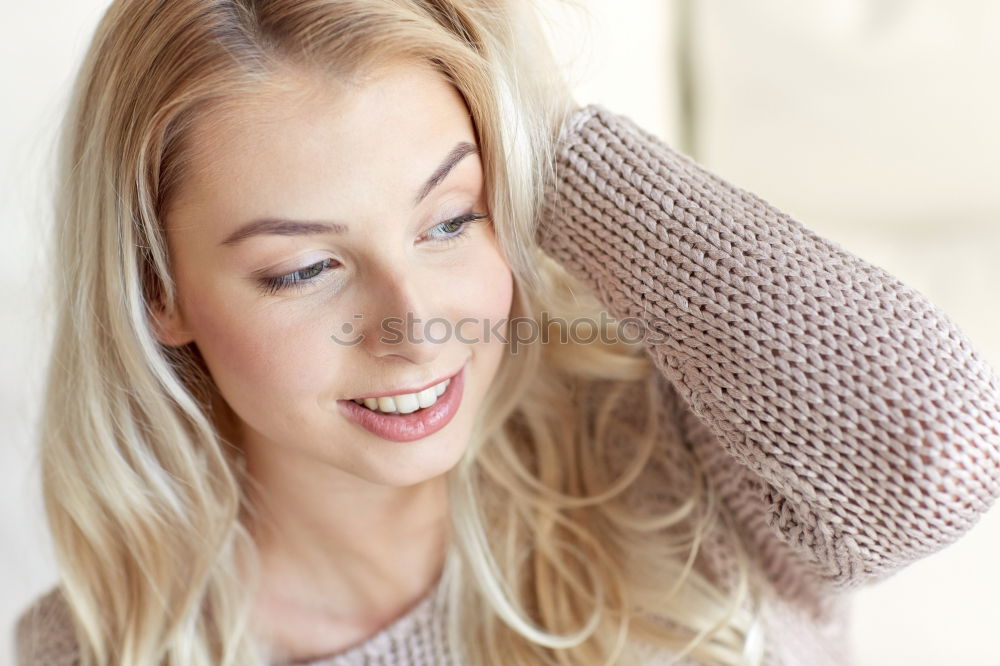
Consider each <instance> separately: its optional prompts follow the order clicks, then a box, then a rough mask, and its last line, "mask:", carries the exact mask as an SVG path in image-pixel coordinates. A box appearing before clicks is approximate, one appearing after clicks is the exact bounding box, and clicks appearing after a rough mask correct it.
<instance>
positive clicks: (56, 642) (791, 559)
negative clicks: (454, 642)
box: [16, 105, 1000, 666]
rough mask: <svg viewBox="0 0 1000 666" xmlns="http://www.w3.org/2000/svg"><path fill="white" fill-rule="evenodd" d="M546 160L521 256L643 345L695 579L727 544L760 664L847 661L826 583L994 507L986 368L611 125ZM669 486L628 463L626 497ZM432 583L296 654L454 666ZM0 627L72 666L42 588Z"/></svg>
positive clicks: (995, 441)
mask: <svg viewBox="0 0 1000 666" xmlns="http://www.w3.org/2000/svg"><path fill="white" fill-rule="evenodd" d="M557 165H558V169H559V177H558V178H557V180H556V182H555V184H554V187H552V188H551V189H550V190H549V191H548V192H547V195H546V200H545V207H544V211H543V212H544V217H543V223H542V226H541V230H540V241H541V244H542V247H543V248H544V249H545V250H546V251H547V252H548V253H550V254H551V255H552V256H553V257H554V258H556V259H557V260H559V261H560V262H561V263H562V264H563V265H565V266H566V267H567V269H568V270H569V271H570V272H571V273H573V274H574V275H576V276H578V277H580V278H582V279H583V280H584V281H585V282H586V283H587V284H588V285H589V286H590V287H591V288H593V289H594V290H595V293H597V294H598V295H599V296H600V297H601V299H602V301H603V302H604V304H605V305H606V306H607V308H608V311H609V312H610V313H611V314H612V315H614V316H617V317H621V318H624V317H639V318H641V319H642V320H643V321H644V322H646V324H647V330H649V331H655V332H656V333H657V336H656V337H657V341H656V342H655V343H653V342H650V343H649V351H650V354H651V357H652V358H653V359H654V361H655V363H656V366H657V368H658V369H659V372H658V373H657V374H656V376H655V377H653V378H652V380H653V381H654V383H655V384H656V386H658V387H659V390H660V391H661V396H662V398H661V400H660V406H661V409H660V412H659V413H658V414H657V415H656V417H657V421H656V422H657V423H658V424H659V427H660V428H661V430H662V433H663V436H662V441H663V442H664V446H677V445H678V444H681V445H684V446H687V447H688V448H689V449H690V450H692V451H693V452H695V454H696V455H698V456H699V458H700V459H701V461H702V462H703V463H704V465H705V467H706V468H707V470H708V473H709V477H710V480H711V482H712V483H713V484H714V486H715V488H716V489H717V492H718V494H719V496H720V498H721V502H720V510H721V511H722V512H724V513H725V514H726V516H727V519H726V520H724V521H722V522H720V523H719V524H720V525H722V526H724V527H720V528H718V529H717V530H716V534H715V536H714V537H713V538H711V539H709V540H708V542H707V543H706V544H705V545H704V547H703V551H702V553H701V554H700V555H699V564H698V567H699V568H700V570H702V571H704V572H706V573H708V574H709V575H712V576H713V577H714V578H715V579H716V580H718V581H722V582H725V581H726V580H727V575H728V567H727V563H729V562H731V560H730V552H729V550H728V546H727V543H729V541H728V540H729V539H732V538H738V539H740V541H741V542H742V543H743V544H744V545H745V547H746V548H747V550H748V551H749V552H750V554H751V556H752V557H753V560H754V564H755V566H756V568H757V573H758V574H760V577H761V579H762V580H764V581H766V585H767V587H768V589H769V590H770V593H769V594H768V595H767V601H766V603H765V604H764V605H763V610H762V612H763V616H764V619H765V636H766V646H767V648H766V655H767V656H766V659H765V663H766V664H768V665H769V666H779V665H780V666H803V665H806V664H808V665H810V666H845V665H847V664H850V663H851V658H850V649H849V641H848V640H847V636H846V626H847V624H846V612H847V609H848V601H849V595H848V594H847V592H849V591H850V590H852V589H856V588H858V587H860V586H862V585H866V584H869V583H871V582H874V581H877V580H880V579H884V578H885V577H887V576H889V575H891V574H892V573H893V572H895V571H898V570H899V569H900V568H901V567H903V566H905V565H907V564H909V563H910V562H913V561H915V560H917V559H919V558H921V557H924V556H926V555H929V554H931V553H934V552H936V551H938V550H940V549H941V548H943V547H944V546H946V545H948V544H950V543H952V542H953V541H955V540H956V539H957V538H958V537H959V536H961V535H962V534H963V533H965V532H966V531H967V530H969V528H971V527H972V526H973V525H974V524H975V523H976V522H977V521H978V520H979V518H980V517H981V516H982V515H983V513H984V512H985V511H986V510H987V509H988V508H989V507H990V506H991V505H992V504H993V502H994V501H995V500H996V498H997V497H998V495H1000V380H998V376H997V374H996V373H995V371H994V370H993V369H992V368H991V367H990V366H989V365H988V364H987V363H986V361H985V360H984V358H983V355H982V354H981V352H980V351H979V350H978V349H976V348H975V347H974V346H973V345H972V344H971V343H970V341H969V340H968V338H967V337H966V336H965V335H964V334H963V333H962V332H961V331H960V330H959V329H958V328H957V327H956V326H955V324H954V323H952V322H951V321H950V320H949V319H948V317H947V316H946V315H945V314H944V313H943V312H941V311H940V310H939V309H938V308H936V307H935V306H934V305H933V304H932V303H931V302H929V301H928V300H927V299H926V298H925V297H924V296H922V295H921V294H920V293H918V292H917V291H915V290H914V289H911V288H909V287H907V286H906V285H904V284H902V283H901V282H900V281H899V280H897V279H895V278H894V277H893V276H892V275H890V274H888V273H887V272H886V271H884V270H882V269H881V268H879V267H877V266H874V265H872V264H870V263H868V262H866V261H864V260H863V259H861V258H859V257H857V256H855V255H853V254H851V253H850V252H848V251H846V250H845V249H843V248H841V247H840V246H838V245H837V244H836V243H833V242H831V241H829V240H826V239H824V238H822V237H820V236H818V235H817V234H815V233H814V232H812V231H810V230H809V229H808V228H806V227H805V226H803V225H802V224H801V223H799V222H798V221H796V220H794V219H792V218H790V217H789V216H788V215H786V214H784V213H782V212H781V211H779V210H777V209H776V208H774V207H773V206H771V205H770V204H768V203H767V202H765V201H764V200H762V199H761V198H760V197H757V196H755V195H754V194H751V193H749V192H746V191H744V190H741V189H739V188H737V187H735V186H733V185H731V184H730V183H728V182H726V181H725V180H723V179H721V178H719V177H718V176H716V175H714V174H712V173H711V172H709V171H707V170H705V169H704V168H703V167H701V166H699V165H698V164H697V163H695V162H694V161H692V160H691V159H689V158H688V157H686V156H685V155H683V154H681V153H679V152H677V151H675V150H673V149H671V148H670V147H669V146H668V145H666V144H665V143H664V142H663V141H662V140H660V139H658V138H657V137H655V136H653V135H651V134H649V133H648V132H646V131H644V130H643V129H642V128H640V127H638V126H636V125H635V124H634V123H633V122H632V121H631V120H629V119H628V118H626V117H624V116H620V115H617V114H614V113H612V112H610V111H608V110H606V109H604V108H602V107H600V106H597V105H590V106H587V107H584V108H581V109H578V110H577V111H576V112H575V113H574V114H573V115H572V116H571V117H570V118H569V119H568V121H567V123H566V125H565V127H564V128H563V132H562V134H561V136H560V144H559V149H558V154H557ZM618 417H619V419H620V421H621V422H622V423H623V424H625V423H627V422H629V421H635V420H641V419H643V418H645V415H644V414H641V413H639V411H638V410H634V411H632V412H628V413H625V412H622V413H620V414H619V415H618ZM623 441H624V439H623ZM612 462H613V461H612ZM681 476H682V475H680V474H678V473H676V471H675V470H670V469H657V470H647V473H645V474H644V476H643V477H642V485H640V487H639V495H640V496H642V495H643V494H645V496H647V497H648V499H649V501H657V499H658V498H660V499H662V498H663V497H664V496H665V491H664V489H674V491H669V490H668V491H666V492H667V493H669V492H677V490H676V489H679V488H681V489H682V488H683V483H684V479H683V478H681ZM442 589H443V588H442V586H441V585H440V584H439V585H438V586H437V587H435V588H433V589H432V590H431V591H430V593H429V594H428V595H427V596H426V597H425V598H423V599H422V600H420V601H419V602H418V603H417V604H416V605H415V606H413V607H412V608H411V609H410V610H409V611H407V612H406V613H405V614H404V615H403V616H401V617H399V618H397V619H396V620H395V621H394V622H393V623H392V624H390V625H389V626H386V627H384V628H383V629H382V630H380V631H379V632H378V633H377V634H375V635H374V636H372V637H370V638H369V639H367V640H366V641H365V642H363V643H362V644H360V645H357V646H355V647H353V648H351V649H349V650H347V651H345V652H341V653H339V654H337V655H332V656H330V657H327V658H325V659H321V660H314V661H311V662H308V663H309V664H310V666H321V665H322V666H361V665H366V666H404V665H406V666H432V665H439V664H454V663H461V662H460V660H459V659H456V658H455V657H454V655H450V654H449V653H448V649H447V646H446V641H445V634H444V626H443V623H442V621H443V618H444V614H443V610H444V604H445V600H444V598H443V595H442V594H440V593H441V591H442ZM16 635H17V648H18V659H19V661H18V663H19V664H21V665H22V666H28V665H31V666H38V665H46V666H56V665H63V664H66V665H68V664H71V663H73V660H74V656H75V652H76V649H75V643H74V639H73V634H72V629H71V625H70V623H69V616H68V611H67V609H66V606H65V604H64V603H63V601H62V599H61V597H60V593H59V591H58V588H57V587H53V588H52V589H51V590H50V591H49V592H47V593H46V594H45V595H43V596H42V597H40V598H39V599H37V600H36V601H35V602H34V603H33V604H32V605H31V607H30V608H29V609H27V610H26V611H25V613H24V614H23V615H22V616H21V618H20V619H19V620H18V625H17V632H16ZM668 656H669V655H659V656H657V655H651V656H650V660H649V662H648V663H656V662H657V661H658V660H659V658H660V657H662V658H663V659H664V660H665V659H666V658H667V657H668ZM303 663H305V662H303Z"/></svg>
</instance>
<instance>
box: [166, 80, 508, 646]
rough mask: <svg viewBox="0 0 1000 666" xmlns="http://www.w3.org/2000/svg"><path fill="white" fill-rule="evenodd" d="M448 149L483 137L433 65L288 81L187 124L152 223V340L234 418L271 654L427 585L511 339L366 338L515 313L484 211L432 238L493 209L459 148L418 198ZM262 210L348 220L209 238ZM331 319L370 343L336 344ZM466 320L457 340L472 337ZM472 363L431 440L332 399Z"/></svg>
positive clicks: (373, 624)
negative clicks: (155, 301)
mask: <svg viewBox="0 0 1000 666" xmlns="http://www.w3.org/2000/svg"><path fill="white" fill-rule="evenodd" d="M460 141H468V142H470V143H473V144H476V134H475V131H474V128H473V125H472V122H471V119H470V115H469V112H468V109H467V107H466V105H465V103H464V101H463V99H462V97H461V96H460V95H459V93H458V92H457V91H456V90H455V89H454V88H453V87H452V86H451V85H450V84H449V83H448V82H447V81H446V80H445V79H444V78H443V77H442V76H441V75H440V74H438V73H437V72H435V71H433V70H432V69H430V68H428V67H426V66H423V65H419V64H404V63H396V64H393V65H389V66H386V67H384V68H382V69H380V70H378V71H377V72H375V73H374V74H373V75H372V76H370V77H368V78H366V79H364V80H363V81H361V83H360V84H347V83H344V82H341V83H338V82H336V81H331V80H330V79H329V78H320V77H318V76H315V75H311V74H310V73H309V72H306V71H301V70H296V69H288V70H286V71H283V72H281V73H280V74H278V75H276V76H275V78H274V80H273V81H271V82H270V83H269V84H268V85H267V86H266V89H262V90H261V91H260V94H257V95H254V96H252V97H250V98H247V99H244V100H242V101H238V103H237V104H235V105H232V106H231V107H227V108H226V111H225V112H222V111H221V110H219V111H216V112H209V113H208V114H206V115H205V116H203V117H202V118H200V119H199V120H198V121H196V123H195V125H194V129H193V135H192V141H191V144H190V145H193V146H197V147H198V151H197V152H195V153H194V154H193V155H192V161H191V170H190V171H189V173H188V175H187V176H186V178H185V179H184V180H183V181H182V182H181V183H180V185H179V186H178V189H177V194H176V198H175V199H174V200H173V201H172V203H171V206H170V208H169V210H168V212H167V213H166V215H165V216H164V217H165V225H166V229H167V239H168V245H169V250H170V256H171V261H172V266H173V269H174V278H175V281H176V285H177V290H178V307H177V308H176V309H175V310H173V311H171V312H165V311H163V310H162V309H160V310H159V311H158V313H157V320H156V326H157V330H158V336H159V338H160V341H161V342H163V343H164V344H168V345H181V344H186V343H189V342H194V343H195V344H196V345H197V347H198V349H199V350H200V352H201V354H202V356H203V357H204V359H205V362H206V365H207V367H208V369H209V371H210V373H211V375H212V378H213V379H214V381H215V383H216V385H217V387H218V390H219V393H220V394H221V396H222V397H223V398H224V400H225V402H226V404H227V405H228V406H229V408H230V409H231V411H232V415H233V418H234V422H235V424H236V425H235V433H234V435H235V438H236V441H237V442H238V444H239V446H241V447H242V449H243V450H244V452H245V454H246V460H247V468H248V470H249V472H250V474H251V476H252V477H253V479H254V481H255V482H256V484H259V492H260V496H261V499H262V501H261V507H260V510H261V519H260V520H259V521H257V522H255V523H254V525H253V526H252V530H251V531H252V533H253V535H254V540H255V542H256V543H257V546H258V550H259V553H260V562H261V574H262V578H261V587H260V592H259V594H258V596H257V600H256V602H255V607H254V622H255V624H256V626H257V631H258V633H259V634H260V635H261V636H262V637H264V639H265V640H266V642H268V643H270V644H271V646H272V649H273V650H274V651H275V653H276V654H279V655H283V656H285V657H286V658H292V659H307V658H315V657H318V656H322V655H326V654H331V653H334V652H338V651H341V650H343V649H345V648H348V647H350V646H352V645H354V644H356V643H358V642H360V641H362V640H364V639H365V638H367V637H369V636H370V635H371V634H373V633H374V632H376V631H377V630H379V629H380V628H382V627H384V626H385V625H386V624H387V623H389V622H391V621H392V620H393V619H395V618H397V617H398V616H399V615H400V614H402V613H404V612H405V611H406V610H408V609H409V608H410V607H411V606H412V605H413V604H414V603H415V602H416V601H417V600H418V599H419V598H420V597H421V596H423V595H424V594H425V593H426V592H427V591H428V590H429V588H430V587H431V586H432V585H433V584H434V583H435V581H436V580H437V578H438V576H439V575H440V572H441V567H442V565H443V557H444V553H445V549H446V545H447V542H448V524H447V516H448V508H447V497H446V493H445V485H444V482H445V477H444V474H445V473H446V472H447V471H448V470H449V469H450V468H452V467H453V466H454V465H455V464H456V463H457V462H458V460H459V459H460V457H461V456H462V454H463V452H464V450H465V448H466V446H467V443H468V441H469V437H470V433H471V431H472V427H473V422H474V417H475V414H476V412H477V411H478V409H479V406H480V405H481V404H482V403H483V400H484V397H485V395H486V393H487V389H488V388H489V386H490V384H491V382H492V380H493V378H494V377H495V375H496V372H497V370H498V368H499V366H500V363H501V360H502V358H503V356H504V354H505V347H504V345H503V344H502V343H500V342H499V341H498V340H497V339H496V338H495V337H491V338H490V339H489V340H488V341H479V340H477V341H476V342H473V343H470V342H468V341H467V340H466V341H463V340H459V339H457V338H456V337H455V336H452V337H451V338H449V339H448V340H446V341H444V342H439V343H434V342H430V341H428V340H426V339H423V338H421V339H420V340H413V341H404V342H402V343H398V344H394V343H392V342H391V341H387V340H385V339H384V338H383V336H382V335H381V330H380V329H379V328H378V327H379V325H380V322H381V321H382V318H384V317H405V316H406V313H407V312H410V313H413V316H417V317H421V318H422V319H424V320H426V319H427V318H430V317H443V318H446V319H447V320H449V321H450V322H451V323H452V324H453V325H454V324H455V323H456V322H458V320H460V319H462V318H463V317H472V318H475V319H476V320H489V321H490V322H494V321H496V320H497V319H500V318H504V317H507V316H509V313H510V306H511V299H512V276H511V272H510V268H509V266H508V264H507V262H506V261H505V259H504V257H503V255H502V253H501V250H500V248H499V245H498V242H497V238H496V236H495V233H494V229H493V227H492V223H491V221H490V220H489V219H488V218H487V219H484V220H479V221H477V222H473V223H470V224H468V225H466V227H465V228H464V229H465V235H464V236H463V237H460V238H458V239H457V240H455V241H454V242H452V243H446V242H442V241H441V240H440V239H441V238H443V237H446V236H449V235H454V233H455V230H456V226H447V225H446V226H445V227H442V226H441V225H442V223H443V222H446V221H447V220H450V219H452V218H455V217H457V216H460V215H463V214H465V213H468V212H476V213H488V212H489V211H488V210H487V208H486V204H487V201H486V196H485V194H486V192H485V188H484V177H483V169H482V164H481V161H480V159H479V156H478V155H477V154H475V153H473V154H470V155H467V156H466V157H464V158H463V159H462V160H461V161H459V162H458V164H457V165H456V166H455V167H454V168H453V169H452V170H451V172H450V173H449V174H448V175H447V176H446V177H445V178H444V180H443V181H441V182H440V184H439V185H437V186H436V187H435V188H434V189H433V190H432V191H431V192H430V193H429V194H428V195H427V197H426V198H425V199H424V200H423V201H422V202H421V203H420V204H419V205H417V206H416V207H415V206H414V195H415V193H416V192H417V191H418V190H419V189H420V188H421V186H422V185H423V184H424V183H425V181H426V180H427V179H428V177H429V176H430V175H431V174H432V173H433V172H434V170H435V169H436V167H437V166H438V165H439V164H440V163H441V162H442V160H443V159H444V158H445V156H446V155H448V154H449V152H450V151H451V150H452V148H453V147H454V146H455V145H456V143H458V142H460ZM262 217H278V218H286V219H295V220H310V221H315V220H321V221H337V222H340V223H343V224H345V225H347V226H348V230H347V231H346V232H344V233H341V234H334V233H323V234H319V235H308V236H305V235H258V236H253V237H249V238H246V239H244V240H243V241H241V242H239V243H236V244H232V245H224V244H221V243H222V241H223V239H225V238H227V236H229V235H230V234H231V233H232V232H233V231H234V230H236V229H237V228H239V227H241V226H242V225H243V224H245V223H246V222H248V221H252V220H256V219H259V218H262ZM325 259H333V260H335V261H333V262H332V263H330V264H326V265H323V266H322V271H321V272H317V271H316V270H315V269H311V270H309V271H304V272H302V273H299V274H298V277H299V278H311V279H312V280H313V281H312V282H302V283H300V284H302V285H303V287H302V288H301V289H295V288H292V289H288V290H285V291H280V292H278V293H277V294H266V293H264V292H263V291H262V290H261V287H260V285H259V280H258V277H259V276H257V275H255V274H256V273H258V272H260V271H263V272H264V275H265V276H267V277H275V276H281V275H289V274H291V273H293V272H295V271H303V270H304V269H307V268H308V267H310V266H311V265H315V264H316V263H317V262H321V261H323V260H325ZM359 313H360V314H361V315H362V318H361V319H360V320H358V319H356V318H354V315H356V314H359ZM345 322H352V323H354V324H355V327H354V329H353V331H354V333H358V332H363V333H364V334H365V338H364V340H362V341H361V342H360V343H358V344H355V345H342V344H336V343H335V342H334V341H332V340H331V337H330V336H331V335H332V334H334V333H338V332H340V331H342V329H341V326H342V325H343V324H344V323H345ZM433 330H434V332H435V333H438V334H439V333H440V329H433ZM480 330H481V329H480V328H478V327H477V328H476V330H475V331H472V330H470V329H468V328H463V332H464V334H465V335H466V336H467V337H476V338H481V337H482V336H481V335H475V332H476V331H480ZM418 332H419V331H418ZM340 337H341V339H348V338H355V339H356V335H354V334H352V335H351V336H348V335H343V334H341V335H340ZM466 363H467V364H468V365H467V367H466V377H465V390H464V394H463V398H462V402H461V406H460V408H459V411H458V413H457V414H456V415H455V417H454V419H453V420H452V421H451V422H450V423H449V424H448V425H447V426H445V428H444V429H442V430H440V431H439V432H437V433H435V434H433V435H430V436H428V437H426V438H424V439H420V440H416V441H411V442H392V441H389V440H384V439H382V438H380V437H378V436H376V435H374V434H371V433H369V432H368V431H366V430H364V429H362V428H361V427H360V426H358V425H356V424H355V423H353V422H351V421H350V420H348V419H347V418H346V417H345V416H344V415H343V414H342V413H341V412H340V410H339V409H338V407H337V404H336V401H337V400H338V399H345V398H346V399H349V398H354V397H358V396H362V395H368V394H378V395H385V394H390V393H392V392H393V391H392V390H390V389H391V388H394V387H399V386H403V387H410V386H419V385H423V384H424V383H426V382H430V381H432V380H436V379H439V378H443V377H446V376H450V375H452V374H454V373H455V372H456V371H458V370H459V368H461V367H462V366H463V364H466Z"/></svg>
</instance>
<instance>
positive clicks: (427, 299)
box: [362, 268, 446, 365]
mask: <svg viewBox="0 0 1000 666" xmlns="http://www.w3.org/2000/svg"><path fill="white" fill-rule="evenodd" d="M369 285H370V290H369V291H368V294H367V295H366V298H367V299H368V303H367V305H368V307H366V308H365V311H366V312H367V313H370V315H367V314H366V316H365V319H367V321H366V322H365V324H364V326H363V330H364V340H363V341H362V345H363V347H364V348H365V349H366V350H367V351H368V353H370V354H371V355H372V356H375V357H377V358H384V359H391V358H393V357H395V358H398V359H405V360H407V361H410V362H411V363H414V364H417V365H425V364H429V363H431V362H433V361H434V360H435V359H436V358H437V357H438V355H439V354H440V352H441V350H442V348H443V347H444V345H445V342H446V339H445V338H446V336H445V331H443V330H442V328H443V327H442V326H441V325H435V324H436V322H437V321H438V320H439V319H443V318H442V317H440V313H437V314H436V313H435V312H433V307H432V306H431V304H432V303H433V302H434V300H435V292H433V291H431V290H430V289H431V288H432V287H431V286H430V285H429V284H428V285H424V284H423V283H422V282H421V281H420V280H419V279H418V276H417V275H416V273H415V272H414V271H409V270H406V269H405V268H398V269H389V270H385V271H381V272H380V275H378V277H377V278H373V279H372V280H370V281H369ZM436 318H437V319H436ZM428 322H430V326H429V324H428Z"/></svg>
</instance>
